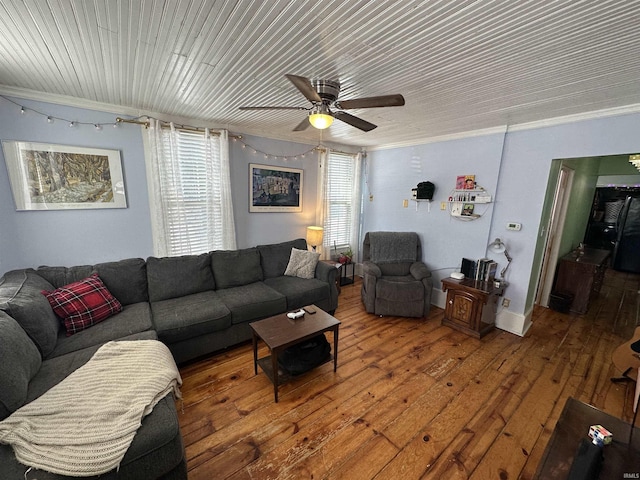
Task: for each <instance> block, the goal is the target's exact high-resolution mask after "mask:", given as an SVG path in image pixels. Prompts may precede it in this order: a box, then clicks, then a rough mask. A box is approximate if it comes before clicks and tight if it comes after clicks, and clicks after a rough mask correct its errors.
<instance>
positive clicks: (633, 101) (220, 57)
mask: <svg viewBox="0 0 640 480" xmlns="http://www.w3.org/2000/svg"><path fill="white" fill-rule="evenodd" d="M638 19H640V1H635V0H585V1H580V0H529V1H526V0H478V1H471V0H456V1H450V0H448V1H438V0H428V1H407V0H399V1H382V0H376V1H369V0H361V1H356V0H324V1H302V0H270V1H242V0H0V93H2V94H4V95H14V96H23V97H24V96H26V97H27V98H39V99H47V100H49V101H51V100H52V99H53V100H54V101H59V102H61V103H64V102H65V99H66V100H69V98H68V97H73V98H74V100H73V102H72V103H73V104H76V105H78V104H79V105H83V102H86V103H84V104H86V105H87V106H90V107H95V106H96V105H100V104H108V105H111V106H115V107H114V108H112V109H111V110H112V111H121V112H124V113H134V112H135V113H136V114H138V113H151V114H153V115H154V116H157V117H159V118H164V119H173V118H176V119H177V118H182V119H184V118H187V119H192V120H193V121H194V122H197V124H201V125H209V126H215V127H225V128H229V129H230V130H232V131H235V132H244V133H253V134H257V135H263V136H267V137H272V138H282V139H287V140H293V141H295V140H298V141H301V142H311V143H315V142H317V141H319V140H328V141H335V142H338V143H342V144H349V145H361V146H383V145H401V144H411V143H420V142H423V141H426V140H428V139H431V138H433V137H442V136H449V135H456V134H461V133H463V132H473V131H478V130H487V129H489V130H490V129H499V128H504V126H505V125H510V126H513V125H518V124H523V123H529V122H538V121H541V120H544V119H550V118H555V117H562V116H569V115H580V114H584V113H586V112H594V111H599V110H609V109H614V110H616V109H621V108H623V107H624V111H635V109H636V107H638V104H640V33H639V32H638ZM286 73H291V74H296V75H301V76H306V77H309V78H311V79H328V80H338V81H339V82H340V83H341V84H342V92H341V95H340V98H341V99H343V100H346V99H352V98H357V97H368V96H376V95H385V94H391V93H401V94H402V95H404V97H405V99H406V105H405V106H404V107H390V108H373V109H366V110H365V109H361V110H350V111H349V112H350V113H352V114H354V115H357V116H359V117H361V118H364V119H365V120H367V121H369V122H372V123H375V124H377V125H378V128H377V129H375V130H373V131H371V132H369V133H364V132H361V131H360V130H358V129H356V128H353V127H351V126H349V125H346V124H344V123H342V122H340V121H336V122H334V124H333V126H332V127H330V128H329V129H328V130H325V131H319V130H315V129H313V128H309V129H307V130H306V131H304V132H292V129H293V128H294V127H295V126H296V125H298V123H300V121H301V120H302V119H303V118H304V116H305V115H306V113H305V112H304V111H240V110H238V107H240V106H242V105H283V106H293V107H297V106H302V107H308V106H310V104H309V102H308V101H307V100H306V99H305V98H304V97H303V96H302V95H301V94H300V92H299V91H298V90H296V88H295V87H294V86H293V85H292V84H291V83H290V82H289V81H288V80H287V79H286V78H285V76H284V75H285V74H286ZM35 92H38V93H35ZM75 99H78V100H75ZM194 124H196V123H194Z"/></svg>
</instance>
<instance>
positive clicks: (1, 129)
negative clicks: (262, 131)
mask: <svg viewBox="0 0 640 480" xmlns="http://www.w3.org/2000/svg"><path fill="white" fill-rule="evenodd" d="M13 100H15V101H16V102H17V103H19V104H21V105H24V106H25V107H27V109H28V110H27V113H26V115H21V114H20V108H19V106H17V105H14V104H12V103H10V102H8V101H6V100H4V99H2V98H0V140H2V141H4V140H24V141H33V142H44V143H56V144H62V145H81V146H86V147H98V148H107V149H113V150H119V151H120V154H121V158H122V168H123V174H124V178H125V184H126V193H127V203H128V208H126V209H108V210H63V211H46V212H45V211H26V212H24V211H23V212H16V210H15V203H14V201H13V196H12V194H11V189H10V185H9V180H8V175H7V169H6V164H5V162H4V157H3V156H2V153H1V152H0V159H1V160H0V274H1V273H2V272H5V271H7V270H11V269H14V268H24V267H31V266H39V265H43V264H47V265H66V266H72V265H79V264H93V263H98V262H102V261H110V260H117V259H121V258H127V257H142V258H146V257H148V256H150V255H153V246H152V239H151V223H150V213H149V199H148V190H147V180H146V171H145V163H144V149H143V141H142V138H143V134H144V132H145V131H144V129H142V128H141V127H139V126H136V125H131V124H122V125H119V126H118V128H113V127H111V126H106V127H104V128H103V129H102V130H100V131H97V130H96V129H95V128H94V127H93V125H81V126H76V127H73V128H70V127H69V126H68V123H65V122H62V121H54V123H52V124H48V123H47V122H46V117H44V116H42V115H38V114H36V113H34V112H31V111H29V109H33V110H37V111H39V112H42V113H46V114H47V115H52V116H55V117H60V118H65V119H70V120H75V121H78V122H90V123H100V122H109V123H110V122H114V121H115V117H116V115H115V114H112V113H105V112H98V111H94V110H83V109H79V108H74V107H67V106H60V105H55V104H48V103H44V102H36V101H29V100H23V99H13ZM247 145H249V146H247ZM313 147H314V146H313V145H306V144H298V143H291V142H283V141H278V140H270V139H265V138H260V137H251V136H243V138H242V141H240V140H233V139H232V140H231V141H230V148H229V156H230V163H231V164H230V171H231V182H232V185H233V205H234V215H235V224H236V234H237V243H238V247H239V248H245V247H251V246H254V245H258V244H264V243H273V242H280V241H286V240H290V239H292V238H298V237H304V236H305V234H306V227H307V226H308V225H313V224H315V223H316V222H315V218H316V197H317V183H318V155H319V154H318V153H317V152H316V151H312V152H309V151H310V150H312V149H313ZM336 147H338V148H339V146H336ZM256 150H258V153H256ZM259 152H268V153H269V154H270V156H269V157H267V158H265V156H264V154H262V153H259ZM305 152H309V153H307V154H306V155H304V157H302V156H300V154H302V153H305ZM289 156H290V157H295V156H298V158H297V159H294V158H290V159H284V158H283V157H289ZM250 163H260V164H266V165H275V166H285V167H291V168H302V169H303V170H304V178H303V182H304V183H303V199H302V205H303V210H302V212H300V213H249V194H248V191H249V164H250Z"/></svg>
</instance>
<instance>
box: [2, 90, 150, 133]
mask: <svg viewBox="0 0 640 480" xmlns="http://www.w3.org/2000/svg"><path fill="white" fill-rule="evenodd" d="M0 98H3V99H4V100H6V101H7V102H10V103H13V104H14V105H16V106H18V107H20V114H21V115H26V114H27V112H33V113H35V114H37V115H41V116H42V117H43V118H44V119H45V120H46V121H47V123H54V121H55V120H59V121H61V122H63V123H66V124H67V125H69V128H74V127H78V126H81V125H89V126H93V128H94V129H95V130H96V131H100V130H102V128H103V127H104V126H105V125H113V127H114V128H116V127H117V126H118V124H117V123H111V122H107V123H95V122H79V121H77V120H69V119H66V118H62V117H56V116H54V115H49V114H47V113H43V112H40V111H38V110H36V109H35V108H31V107H25V106H24V105H20V104H19V103H17V102H14V101H13V100H11V99H10V98H8V97H5V96H4V95H0ZM138 118H140V117H138Z"/></svg>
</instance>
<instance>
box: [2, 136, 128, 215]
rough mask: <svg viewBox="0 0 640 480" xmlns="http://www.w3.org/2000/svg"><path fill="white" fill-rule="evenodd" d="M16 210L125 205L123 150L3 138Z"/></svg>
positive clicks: (116, 206)
mask: <svg viewBox="0 0 640 480" xmlns="http://www.w3.org/2000/svg"><path fill="white" fill-rule="evenodd" d="M2 149H3V151H4V158H5V161H6V164H7V169H8V172H9V181H10V182H11V190H12V191H13V198H14V200H15V203H16V210H66V209H82V208H126V207H127V199H126V194H125V188H124V179H123V176H122V164H121V161H120V152H119V151H118V150H104V149H99V148H85V147H74V146H67V145H53V144H48V143H33V142H14V141H11V142H2Z"/></svg>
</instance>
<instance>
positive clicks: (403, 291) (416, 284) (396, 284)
mask: <svg viewBox="0 0 640 480" xmlns="http://www.w3.org/2000/svg"><path fill="white" fill-rule="evenodd" d="M376 299H383V300H388V301H390V302H397V303H411V302H419V303H421V302H423V301H424V285H423V284H422V282H421V281H419V280H416V279H415V278H413V276H411V275H405V276H397V277H382V278H379V279H378V281H377V282H376Z"/></svg>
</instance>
